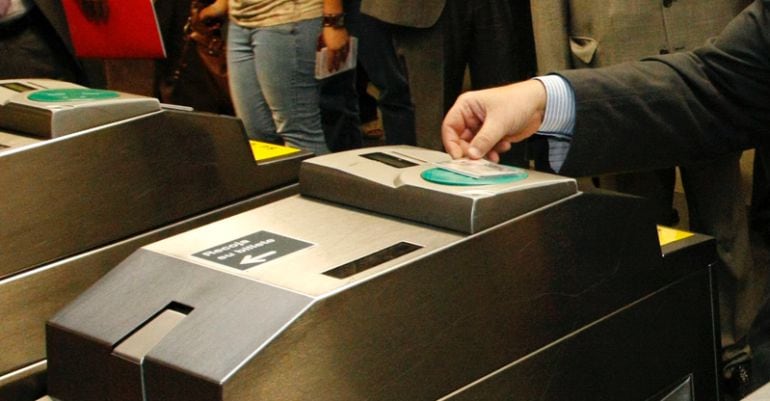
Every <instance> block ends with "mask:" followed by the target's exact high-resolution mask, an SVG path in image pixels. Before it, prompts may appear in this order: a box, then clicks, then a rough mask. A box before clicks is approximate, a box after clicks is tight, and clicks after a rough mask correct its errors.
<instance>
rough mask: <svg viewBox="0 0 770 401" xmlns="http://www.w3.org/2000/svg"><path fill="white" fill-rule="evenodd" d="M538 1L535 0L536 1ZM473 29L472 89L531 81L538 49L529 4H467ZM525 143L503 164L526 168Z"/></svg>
mask: <svg viewBox="0 0 770 401" xmlns="http://www.w3.org/2000/svg"><path fill="white" fill-rule="evenodd" d="M535 1H536V0H535ZM468 4H469V7H470V11H469V13H470V14H471V23H470V25H472V26H473V33H472V38H471V40H470V42H469V43H468V44H466V46H467V49H468V50H467V56H466V60H467V62H468V68H469V70H470V78H471V87H472V88H473V89H484V88H490V87H494V86H500V85H504V84H509V83H513V82H517V81H521V80H524V79H527V78H530V77H531V76H532V75H533V74H534V72H535V49H534V38H533V36H532V21H531V17H530V9H529V1H521V0H478V1H474V2H468ZM529 158H531V157H530V156H529V155H528V154H527V147H526V143H520V144H514V145H513V146H512V147H511V150H510V151H508V152H506V153H505V154H504V156H503V160H502V162H503V163H505V164H513V165H517V166H527V165H528V164H529V162H528V159H529Z"/></svg>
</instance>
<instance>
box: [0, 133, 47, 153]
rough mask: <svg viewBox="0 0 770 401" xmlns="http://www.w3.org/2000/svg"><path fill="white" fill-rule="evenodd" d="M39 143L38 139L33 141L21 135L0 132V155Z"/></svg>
mask: <svg viewBox="0 0 770 401" xmlns="http://www.w3.org/2000/svg"><path fill="white" fill-rule="evenodd" d="M38 142H40V140H39V139H33V138H30V137H26V136H22V135H14V134H11V133H7V132H2V130H0V154H2V153H3V152H9V151H11V150H12V149H14V150H15V149H17V148H21V147H24V146H27V145H32V144H35V143H38Z"/></svg>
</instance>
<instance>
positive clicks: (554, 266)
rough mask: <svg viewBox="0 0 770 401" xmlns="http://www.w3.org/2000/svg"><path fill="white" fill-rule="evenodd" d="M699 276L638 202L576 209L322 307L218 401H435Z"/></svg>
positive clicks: (483, 238) (494, 233)
mask: <svg viewBox="0 0 770 401" xmlns="http://www.w3.org/2000/svg"><path fill="white" fill-rule="evenodd" d="M643 222H648V224H644V223H643ZM556 228H558V229H556ZM702 268H705V267H704V266H691V267H690V268H689V269H687V270H685V269H682V270H678V271H667V270H666V269H665V267H664V266H663V263H662V258H661V256H660V248H659V247H658V245H657V241H656V231H655V227H654V224H653V223H652V218H651V216H650V215H649V214H648V211H647V210H646V209H642V208H641V207H640V204H638V203H637V202H635V200H634V199H631V198H623V197H600V196H579V197H576V198H571V199H569V200H567V201H564V202H562V203H558V204H555V205H552V206H551V207H548V208H545V209H542V210H540V211H538V212H537V213H533V214H530V215H527V216H522V217H521V218H518V219H515V220H513V221H509V222H507V223H505V224H502V225H500V226H496V227H494V228H492V229H489V230H486V231H483V232H481V233H479V234H477V235H472V236H469V237H467V238H465V239H463V240H460V241H458V242H456V243H453V244H451V245H450V246H447V247H445V248H442V249H439V250H437V251H435V252H432V253H430V254H428V255H424V256H421V257H419V258H416V259H414V260H412V261H406V262H403V263H402V264H400V265H399V266H398V267H397V268H393V269H392V270H390V271H388V272H386V273H385V274H382V275H379V276H372V277H368V278H367V279H366V280H363V281H361V282H359V283H357V285H352V286H348V287H346V288H345V290H344V291H338V292H335V293H333V294H330V295H329V296H327V297H324V298H322V299H320V300H319V301H318V302H316V303H315V304H314V305H313V307H312V308H310V309H309V310H308V311H306V312H305V313H304V314H303V315H302V316H301V317H299V318H298V319H297V320H296V321H295V322H294V323H293V324H292V325H291V326H289V327H287V328H286V330H285V331H283V332H282V333H281V334H280V335H279V336H277V337H276V338H275V339H274V340H273V341H272V342H271V343H270V345H269V346H268V347H266V348H265V349H263V350H261V351H260V352H259V353H258V354H256V355H255V356H254V357H253V358H252V359H251V360H249V361H248V363H247V364H245V365H244V366H243V367H242V368H241V369H240V370H239V371H238V372H236V373H235V374H234V375H233V377H232V378H230V379H229V380H228V381H227V382H226V383H225V386H224V393H223V395H222V397H223V398H222V399H223V400H229V401H234V400H239V401H243V400H262V399H291V400H316V401H317V400H330V401H331V400H334V401H341V400H351V401H352V400H361V399H376V400H435V399H438V398H440V397H442V396H444V395H446V394H448V393H450V392H452V391H454V390H456V389H457V388H460V387H462V386H464V385H466V384H467V383H470V382H472V381H474V380H476V379H478V378H479V377H483V376H484V375H486V374H488V373H489V372H492V371H494V370H496V369H499V368H500V367H502V366H505V365H507V364H509V363H510V362H511V361H514V360H517V359H519V358H521V357H523V356H525V355H528V354H529V353H531V352H534V351H535V350H537V349H539V348H542V347H544V346H546V345H547V344H549V343H552V342H554V341H556V340H558V339H559V338H561V337H564V336H566V335H568V334H569V333H571V332H573V331H575V330H577V329H579V328H580V327H583V326H584V325H587V324H589V323H591V322H593V321H595V320H597V319H599V318H601V317H602V316H605V315H607V314H608V313H611V312H613V311H615V310H617V309H618V308H621V307H623V306H624V305H627V304H628V303H630V302H633V301H635V300H637V299H639V298H642V297H644V296H647V295H648V294H651V293H653V292H655V291H657V290H659V289H660V288H662V287H664V286H666V285H667V284H668V283H670V282H671V281H673V280H678V279H680V278H681V277H682V275H683V274H687V273H691V272H692V271H695V270H698V269H702ZM168 385H169V387H171V383H169V384H168ZM168 399H169V400H171V399H173V400H177V399H175V398H168ZM195 400H203V398H196V399H195Z"/></svg>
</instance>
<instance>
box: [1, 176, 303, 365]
mask: <svg viewBox="0 0 770 401" xmlns="http://www.w3.org/2000/svg"><path fill="white" fill-rule="evenodd" d="M296 192H297V185H296V184H294V185H290V186H286V187H284V188H280V189H277V190H275V191H271V192H267V193H264V194H261V195H258V196H255V197H253V198H249V199H246V200H243V201H240V202H236V203H234V204H231V205H227V206H224V207H222V208H218V209H216V210H211V211H208V212H205V213H202V214H200V215H197V216H194V217H192V218H189V219H186V220H183V221H180V222H176V223H174V224H171V225H167V226H163V227H161V228H157V229H154V230H152V231H149V232H146V233H142V234H141V235H137V236H134V237H131V238H128V239H126V240H123V241H120V242H116V243H114V244H110V245H107V246H104V247H101V248H97V249H94V250H91V251H89V252H85V253H82V254H79V255H75V256H72V257H69V258H66V259H63V260H60V261H57V262H55V263H51V264H47V265H44V266H41V267H39V268H36V269H33V270H30V271H27V272H25V273H21V274H17V275H13V276H10V277H8V278H5V279H3V280H0V316H5V317H6V318H5V322H4V323H3V325H2V326H0V349H1V350H3V352H0V372H10V371H14V370H16V369H23V368H24V367H25V366H27V365H29V364H31V363H33V362H35V361H39V360H42V359H44V358H45V356H46V354H45V322H46V320H48V319H50V318H51V317H52V316H53V315H54V314H55V313H56V312H57V311H58V310H60V309H61V308H63V307H64V306H65V305H67V304H68V303H69V302H71V301H72V300H73V299H75V297H77V296H78V295H79V294H80V293H82V292H83V291H85V290H86V289H87V288H88V287H89V286H91V285H92V284H93V283H94V282H96V281H97V280H98V279H99V278H101V277H102V276H103V275H104V274H105V273H107V272H108V271H109V270H110V269H112V268H113V267H115V266H116V265H118V264H119V263H120V262H121V261H122V260H123V259H125V258H126V257H128V256H129V255H130V254H131V253H132V252H133V251H134V250H136V249H137V248H140V247H141V246H143V245H146V244H149V243H151V242H154V241H158V240H161V239H163V238H166V237H169V236H172V235H175V234H179V233H182V232H184V231H186V230H189V229H192V228H195V227H197V226H201V225H203V224H206V223H211V222H213V221H216V220H218V219H221V218H224V217H227V216H230V215H233V214H236V213H238V212H243V211H244V210H249V209H252V208H254V207H257V206H261V205H264V204H266V203H269V202H273V201H275V200H277V199H281V198H284V197H286V196H289V195H292V194H295V193H296Z"/></svg>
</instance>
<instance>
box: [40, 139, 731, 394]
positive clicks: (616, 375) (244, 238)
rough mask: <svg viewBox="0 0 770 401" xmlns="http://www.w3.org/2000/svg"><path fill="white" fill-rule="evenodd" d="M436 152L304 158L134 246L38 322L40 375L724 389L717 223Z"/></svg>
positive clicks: (414, 387) (219, 388)
mask: <svg viewBox="0 0 770 401" xmlns="http://www.w3.org/2000/svg"><path fill="white" fill-rule="evenodd" d="M445 158H447V156H446V155H445V154H442V153H439V152H434V151H427V150H423V149H418V148H411V147H384V148H375V149H361V150H354V151H348V152H342V153H337V154H332V155H325V156H321V157H317V158H313V159H309V160H306V161H304V162H303V165H302V167H301V170H300V193H301V195H297V196H293V197H289V198H286V199H283V200H280V201H277V202H274V203H271V204H269V205H265V206H262V207H259V208H256V209H253V210H250V211H247V212H244V213H242V214H239V215H236V216H233V217H230V218H226V219H224V220H221V221H218V222H216V223H213V224H209V225H207V226H203V227H200V228H197V229H194V230H191V231H188V232H185V233H183V234H180V235H177V236H174V237H170V238H167V239H165V240H162V241H159V242H156V243H153V244H150V245H147V246H145V247H143V248H142V249H140V250H138V251H136V252H135V253H134V254H132V255H131V256H130V257H129V258H128V259H126V260H125V261H123V262H122V263H121V264H120V265H119V266H118V267H116V268H115V269H113V270H112V271H110V273H109V274H108V275H106V276H105V277H104V278H103V279H102V280H100V281H99V282H98V283H97V284H96V285H95V286H93V287H91V288H90V289H89V290H88V291H86V292H85V293H83V294H82V295H81V296H80V297H78V298H77V299H76V300H75V301H74V302H73V303H71V304H70V305H68V306H67V307H65V308H64V309H63V310H61V311H60V312H59V313H58V314H57V315H56V316H55V317H54V318H52V319H51V320H50V321H49V322H48V325H47V347H48V355H49V369H50V375H49V376H50V377H49V380H50V386H49V390H50V393H49V394H50V397H51V399H56V400H61V401H101V400H121V401H122V400H136V401H139V400H163V401H176V400H185V401H191V400H192V401H197V400H239V401H243V400H335V401H339V400H364V399H366V400H527V401H529V400H535V399H537V400H632V401H633V400H639V401H658V400H666V401H674V400H677V401H680V400H694V399H696V398H695V395H697V400H699V401H700V400H717V399H718V391H717V374H716V357H715V356H716V344H717V335H716V328H715V326H714V322H715V320H714V314H715V309H714V299H713V294H714V291H713V282H712V278H711V277H712V276H711V271H710V270H711V265H712V264H713V262H714V261H715V258H716V256H715V253H714V250H713V247H714V244H713V240H712V239H710V238H708V237H704V236H700V235H693V236H691V237H689V238H687V239H685V240H680V241H677V242H674V243H672V244H670V245H666V246H664V247H663V248H662V251H661V247H660V245H659V242H658V238H657V233H656V227H655V225H654V223H653V218H652V216H651V213H650V212H649V211H648V209H647V208H646V207H644V204H643V202H642V201H641V200H640V199H638V198H634V197H627V196H618V195H605V194H594V193H582V192H579V191H577V189H576V185H575V182H574V181H573V180H571V179H566V178H562V177H558V176H553V175H548V174H542V173H537V172H531V171H530V172H528V176H527V177H526V178H524V179H521V180H518V181H515V182H507V183H501V184H492V185H486V186H451V185H440V184H435V183H432V182H428V181H425V180H424V179H423V178H422V177H425V176H426V175H425V174H426V173H425V172H426V171H428V170H433V169H434V168H435V163H437V162H440V161H442V160H443V159H445Z"/></svg>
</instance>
